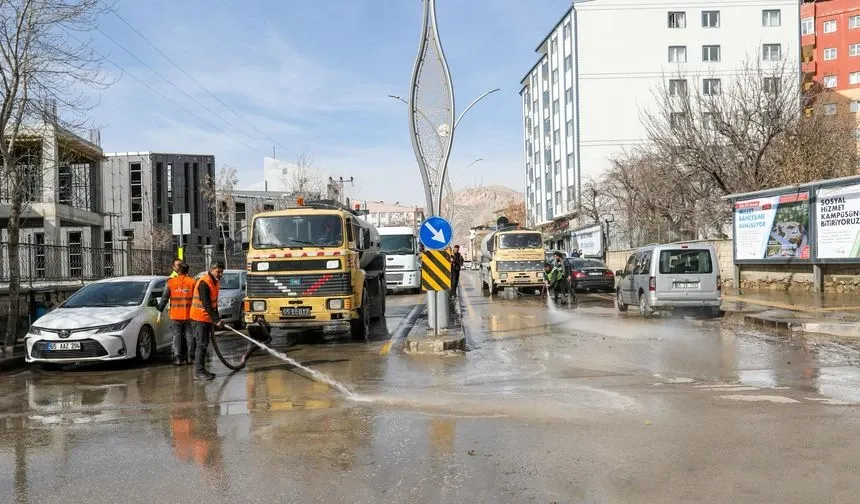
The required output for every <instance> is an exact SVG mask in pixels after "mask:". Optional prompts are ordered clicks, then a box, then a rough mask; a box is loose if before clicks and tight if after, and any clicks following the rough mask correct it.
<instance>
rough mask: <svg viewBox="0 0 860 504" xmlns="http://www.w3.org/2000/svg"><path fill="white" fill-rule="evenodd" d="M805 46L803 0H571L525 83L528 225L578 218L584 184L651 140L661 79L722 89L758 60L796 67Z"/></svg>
mask: <svg viewBox="0 0 860 504" xmlns="http://www.w3.org/2000/svg"><path fill="white" fill-rule="evenodd" d="M799 47H800V20H799V5H798V2H797V0H762V1H756V2H752V1H749V0H714V1H712V2H708V1H701V0H687V1H673V0H669V1H668V2H667V1H658V0H635V1H634V0H591V1H587V2H585V1H584V2H574V3H573V4H572V6H571V7H570V9H568V10H567V12H565V13H564V15H563V16H562V17H561V19H560V20H559V22H558V23H557V24H556V25H555V27H554V28H553V29H552V30H551V31H550V32H549V34H548V35H547V36H546V38H545V39H544V40H543V41H542V42H541V43H540V45H539V46H538V48H537V53H538V54H539V55H540V57H539V59H538V61H537V63H536V64H535V65H534V67H532V69H531V70H529V72H528V74H526V76H525V77H524V78H523V80H522V81H521V84H522V86H523V87H522V90H521V92H520V94H521V96H522V100H523V102H522V106H523V126H524V149H525V156H524V164H525V186H526V208H527V212H528V217H529V221H530V223H531V224H533V225H537V226H541V225H544V224H547V223H549V222H551V221H553V220H554V219H558V218H560V217H570V216H572V214H574V213H575V212H576V208H577V201H578V200H579V194H580V189H581V187H582V184H583V182H584V181H586V180H587V179H588V178H589V177H595V178H596V177H598V176H600V174H601V173H603V172H604V171H606V170H607V168H609V167H610V166H611V163H612V159H613V158H615V157H617V156H618V155H620V154H622V153H623V152H624V151H629V150H632V149H634V148H636V147H637V146H640V145H642V144H644V143H645V142H646V138H647V133H646V130H645V127H644V125H643V123H642V116H643V112H644V111H646V110H649V109H651V108H652V107H654V106H655V105H657V98H656V96H655V93H656V92H657V91H658V90H659V88H660V86H661V85H663V84H664V81H666V82H665V84H666V85H669V83H668V81H669V80H676V81H684V83H681V82H676V83H674V84H672V86H675V88H677V89H679V90H680V89H681V88H682V87H683V86H698V89H699V90H700V91H702V92H708V91H711V90H713V91H714V92H717V91H718V89H719V88H720V87H722V88H725V87H726V86H728V85H729V81H730V79H731V78H732V76H734V75H737V73H738V71H739V70H740V69H742V68H743V67H744V64H745V63H747V62H751V63H752V64H753V65H754V66H755V64H756V60H758V61H761V64H762V66H763V67H767V65H783V64H785V61H791V62H792V65H795V64H796V66H797V69H798V72H799V67H800V61H799V56H798V55H797V51H798V50H799ZM773 60H778V61H773ZM795 62H796V63H795ZM689 89H692V88H691V87H690V88H689Z"/></svg>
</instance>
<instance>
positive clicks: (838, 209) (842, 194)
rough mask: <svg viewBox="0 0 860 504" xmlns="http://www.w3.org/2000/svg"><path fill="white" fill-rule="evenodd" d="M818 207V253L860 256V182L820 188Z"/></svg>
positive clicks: (853, 257)
mask: <svg viewBox="0 0 860 504" xmlns="http://www.w3.org/2000/svg"><path fill="white" fill-rule="evenodd" d="M815 209H816V211H817V214H816V215H817V216H818V234H817V236H816V245H817V246H818V249H817V250H818V252H817V254H818V257H819V258H822V259H855V258H858V257H860V185H852V186H845V187H833V188H822V189H820V190H819V191H818V198H817V202H816V204H815Z"/></svg>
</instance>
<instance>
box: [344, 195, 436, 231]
mask: <svg viewBox="0 0 860 504" xmlns="http://www.w3.org/2000/svg"><path fill="white" fill-rule="evenodd" d="M354 203H356V204H358V205H360V206H361V208H362V209H363V210H367V215H365V216H364V219H365V220H366V221H367V222H369V223H371V224H373V225H374V226H375V227H378V228H379V227H391V226H409V227H411V228H412V229H415V230H417V229H418V226H420V225H421V222H423V221H424V218H425V216H424V208H422V207H418V206H407V205H401V204H400V202H395V203H385V202H384V201H355V202H354Z"/></svg>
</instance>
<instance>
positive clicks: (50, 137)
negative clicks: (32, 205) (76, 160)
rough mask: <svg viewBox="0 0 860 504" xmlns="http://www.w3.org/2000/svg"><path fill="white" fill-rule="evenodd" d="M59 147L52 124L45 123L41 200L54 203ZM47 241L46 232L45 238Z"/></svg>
mask: <svg viewBox="0 0 860 504" xmlns="http://www.w3.org/2000/svg"><path fill="white" fill-rule="evenodd" d="M59 158H60V156H59V148H58V146H57V132H56V129H54V126H53V125H47V124H46V125H45V131H44V134H43V136H42V201H43V202H45V203H56V202H57V195H58V191H59V190H60V169H59V161H58V160H59ZM45 241H46V243H51V242H49V241H47V234H46V238H45Z"/></svg>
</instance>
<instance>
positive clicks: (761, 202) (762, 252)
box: [734, 191, 810, 261]
mask: <svg viewBox="0 0 860 504" xmlns="http://www.w3.org/2000/svg"><path fill="white" fill-rule="evenodd" d="M734 214H735V222H734V242H735V260H737V261H762V260H763V261H769V260H792V259H794V260H798V259H799V260H808V259H810V247H809V245H810V244H809V192H805V191H804V192H799V193H792V194H782V195H778V196H769V197H762V198H756V199H749V200H739V201H736V202H735V208H734Z"/></svg>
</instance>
